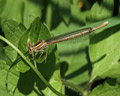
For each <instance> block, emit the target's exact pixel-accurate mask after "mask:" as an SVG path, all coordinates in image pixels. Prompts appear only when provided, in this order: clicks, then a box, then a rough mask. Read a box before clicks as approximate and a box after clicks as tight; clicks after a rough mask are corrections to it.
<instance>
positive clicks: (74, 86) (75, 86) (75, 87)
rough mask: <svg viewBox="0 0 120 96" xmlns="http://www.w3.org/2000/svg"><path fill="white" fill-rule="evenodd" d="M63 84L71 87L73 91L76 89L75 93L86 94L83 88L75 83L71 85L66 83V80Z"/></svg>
mask: <svg viewBox="0 0 120 96" xmlns="http://www.w3.org/2000/svg"><path fill="white" fill-rule="evenodd" d="M62 83H63V84H64V85H66V86H70V87H71V88H72V89H75V91H78V92H79V93H81V94H84V90H83V88H81V87H79V86H77V85H75V84H73V83H70V82H68V81H65V80H63V81H62Z"/></svg>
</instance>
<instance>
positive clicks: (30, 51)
mask: <svg viewBox="0 0 120 96" xmlns="http://www.w3.org/2000/svg"><path fill="white" fill-rule="evenodd" d="M28 51H29V54H33V51H32V47H31V42H28Z"/></svg>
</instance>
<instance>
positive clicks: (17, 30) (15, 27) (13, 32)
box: [1, 20, 25, 61]
mask: <svg viewBox="0 0 120 96" xmlns="http://www.w3.org/2000/svg"><path fill="white" fill-rule="evenodd" d="M1 27H2V30H3V32H4V34H5V37H6V38H7V39H8V40H9V41H10V42H11V43H13V44H14V45H15V46H16V47H18V42H19V39H20V37H21V35H22V34H23V32H24V30H25V28H23V26H22V24H20V25H19V24H18V23H17V22H15V21H13V20H5V21H4V20H3V21H2V22H1ZM4 50H5V53H6V55H7V56H8V57H9V59H10V60H12V61H14V60H15V59H16V57H17V52H16V51H15V50H13V49H12V48H11V47H9V46H7V47H5V48H4ZM10 54H11V55H10Z"/></svg>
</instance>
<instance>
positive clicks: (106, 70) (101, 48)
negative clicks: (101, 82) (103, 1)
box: [89, 18, 120, 80]
mask: <svg viewBox="0 0 120 96" xmlns="http://www.w3.org/2000/svg"><path fill="white" fill-rule="evenodd" d="M112 20H113V21H112ZM118 20H119V18H118ZM114 22H115V19H111V22H109V24H108V26H106V27H108V29H106V30H103V31H101V32H99V33H97V34H96V35H95V36H94V37H93V38H92V39H91V42H90V46H89V55H90V60H91V62H92V63H93V70H92V76H91V80H94V79H95V78H96V77H101V78H105V77H114V78H115V77H118V76H119V75H120V71H119V63H118V62H119V58H120V50H119V47H120V44H119V42H120V39H119V36H120V32H119V30H120V28H119V26H120V25H116V26H113V27H110V26H111V25H112V24H113V25H114V24H115V23H114ZM116 22H117V18H116ZM118 22H119V21H118ZM119 24H120V22H119Z"/></svg>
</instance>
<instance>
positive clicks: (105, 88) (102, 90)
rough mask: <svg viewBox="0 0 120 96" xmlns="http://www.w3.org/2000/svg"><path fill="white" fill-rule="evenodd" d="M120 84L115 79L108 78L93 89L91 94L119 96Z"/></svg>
mask: <svg viewBox="0 0 120 96" xmlns="http://www.w3.org/2000/svg"><path fill="white" fill-rule="evenodd" d="M119 95H120V84H119V83H117V82H116V80H115V79H107V80H106V81H105V82H104V83H103V84H101V85H98V86H97V87H96V88H94V89H93V90H92V92H91V93H90V95H89V96H119Z"/></svg>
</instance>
